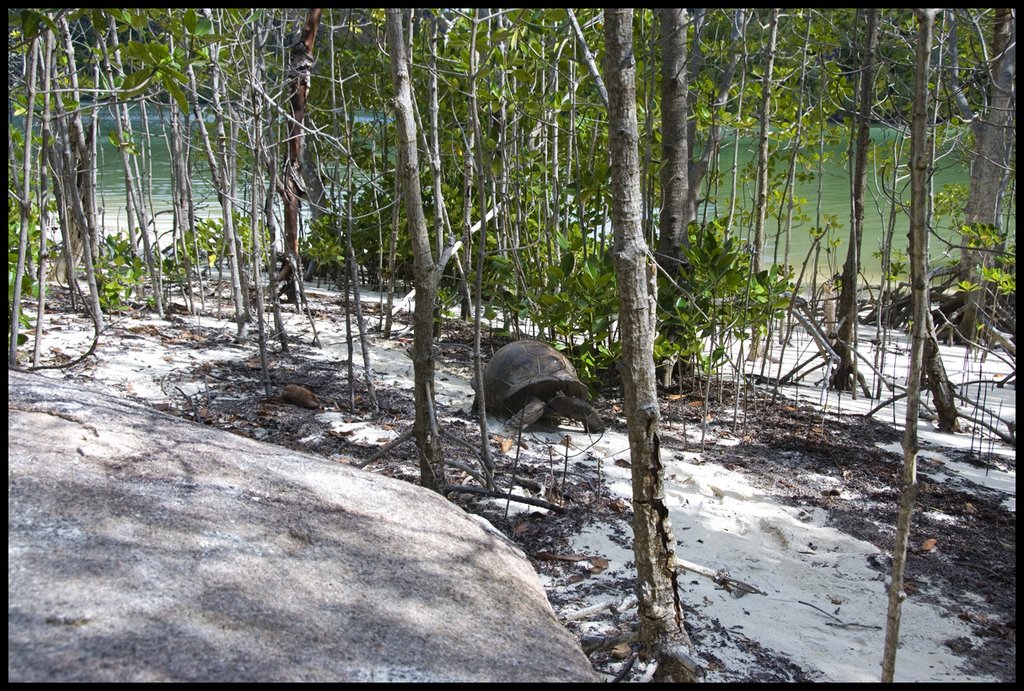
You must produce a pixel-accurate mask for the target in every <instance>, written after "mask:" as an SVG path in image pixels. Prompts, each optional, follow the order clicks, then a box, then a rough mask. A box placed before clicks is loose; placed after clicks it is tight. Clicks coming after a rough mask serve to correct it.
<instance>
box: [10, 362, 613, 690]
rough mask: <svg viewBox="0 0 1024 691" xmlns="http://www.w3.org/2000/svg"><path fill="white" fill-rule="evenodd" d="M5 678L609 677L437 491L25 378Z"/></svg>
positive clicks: (524, 568) (16, 391)
mask: <svg viewBox="0 0 1024 691" xmlns="http://www.w3.org/2000/svg"><path fill="white" fill-rule="evenodd" d="M9 374H10V380H9V384H8V429H9V431H8V457H7V458H8V681H57V680H67V681H156V680H166V681H593V680H594V679H595V675H594V673H593V671H592V669H591V666H590V664H589V662H588V660H587V658H586V657H585V656H584V655H583V653H582V652H581V651H580V649H579V647H578V645H577V644H576V641H575V639H574V638H573V637H572V636H571V635H570V634H569V633H568V631H566V630H565V629H564V628H563V627H562V626H561V625H560V624H559V622H558V621H557V619H556V618H555V616H554V614H553V612H552V610H551V607H550V605H549V604H548V602H547V599H546V597H545V595H544V591H543V589H542V588H541V586H540V583H539V582H538V580H537V576H536V574H535V573H534V571H533V569H532V568H531V567H530V564H529V563H528V562H527V561H526V559H525V558H524V557H523V555H522V553H521V552H520V551H519V550H518V549H517V548H516V547H514V546H512V545H511V544H510V543H508V542H507V541H506V540H505V539H504V538H503V537H502V536H501V535H500V534H498V533H497V532H496V531H493V529H488V527H489V526H483V525H481V524H480V523H479V522H478V521H477V520H474V518H473V517H471V516H469V515H468V514H466V513H465V512H463V511H462V510H461V509H459V508H458V507H456V506H454V505H452V504H450V503H449V502H447V501H445V500H444V499H443V498H442V497H440V496H438V495H437V494H434V493H432V492H429V491H426V490H423V489H422V488H419V487H415V486H412V485H409V484H406V483H402V482H399V481H396V480H392V479H389V478H386V477H381V476H377V475H374V474H372V473H369V472H365V471H360V470H356V469H354V468H350V467H348V466H345V465H343V464H338V463H332V462H329V461H326V460H324V459H321V458H317V457H314V456H307V455H304V454H300V453H295V452H292V451H289V450H287V449H284V448H281V447H277V446H273V445H270V444H265V443H261V442H257V441H253V440H250V439H246V438H243V437H238V436H235V435H232V434H229V433H226V432H220V431H217V430H213V429H210V428H208V427H204V426H201V425H197V424H194V423H190V422H187V421H183V420H180V419H177V418H173V417H171V416H168V415H164V414H162V413H159V412H156V411H153V410H150V409H147V408H144V407H142V406H139V405H136V404H133V403H128V402H125V401H123V400H119V399H117V398H114V397H112V396H110V395H108V394H104V393H98V392H95V391H91V390H87V389H81V388H77V387H74V386H70V385H68V384H64V383H61V382H58V381H55V380H50V379H46V378H43V377H40V376H36V375H28V374H23V373H18V372H13V371H12V372H10V373H9Z"/></svg>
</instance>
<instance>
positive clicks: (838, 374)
mask: <svg viewBox="0 0 1024 691" xmlns="http://www.w3.org/2000/svg"><path fill="white" fill-rule="evenodd" d="M866 12H867V28H866V29H865V37H864V48H863V51H862V56H863V59H862V60H861V63H862V65H863V67H862V68H861V74H860V80H859V85H860V86H859V87H858V92H859V95H860V104H859V106H858V109H857V116H856V122H857V145H856V150H855V160H854V165H853V181H852V192H851V201H852V205H853V206H852V208H851V212H850V237H849V245H848V246H847V248H846V262H845V263H844V264H843V278H842V283H841V285H840V291H839V309H838V313H837V315H836V316H837V318H838V319H839V335H838V340H837V342H836V346H835V349H836V353H837V354H838V355H839V358H840V362H839V366H838V367H836V371H835V374H834V375H833V376H832V387H833V388H835V389H839V390H841V391H851V392H854V394H856V391H857V358H856V356H855V355H854V352H853V351H854V349H855V348H856V347H857V276H858V274H859V273H860V251H861V238H862V237H863V236H864V232H863V226H864V196H865V191H866V189H867V160H868V159H867V156H868V146H869V145H870V143H871V127H870V124H871V104H872V100H873V96H874V83H875V54H876V52H877V48H878V14H879V10H878V9H877V8H872V9H868V10H866Z"/></svg>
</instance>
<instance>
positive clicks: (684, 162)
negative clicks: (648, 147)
mask: <svg viewBox="0 0 1024 691" xmlns="http://www.w3.org/2000/svg"><path fill="white" fill-rule="evenodd" d="M660 16H661V46H662V47H661V218H660V223H659V226H660V227H659V233H660V234H659V236H658V261H659V262H661V263H662V265H663V266H664V268H665V271H667V272H668V273H669V275H671V276H673V277H674V276H675V274H676V270H677V269H678V267H679V265H680V264H682V262H683V248H686V247H689V246H690V237H689V233H688V231H687V226H688V225H689V222H690V214H691V213H692V211H693V210H692V209H691V208H690V206H689V204H688V203H687V202H688V201H689V199H690V180H689V169H688V166H689V161H690V147H689V144H688V142H687V138H686V124H687V120H688V119H689V115H690V108H689V103H688V101H689V93H690V90H689V80H688V75H687V72H686V27H687V21H686V10H685V9H679V8H663V9H662V10H660Z"/></svg>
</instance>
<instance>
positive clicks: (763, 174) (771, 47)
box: [750, 7, 779, 357]
mask: <svg viewBox="0 0 1024 691" xmlns="http://www.w3.org/2000/svg"><path fill="white" fill-rule="evenodd" d="M778 34H779V8H777V7H773V8H772V11H771V19H770V20H769V23H768V45H767V46H765V50H766V51H767V59H766V63H765V68H764V75H763V76H762V78H761V106H760V109H759V113H760V116H759V119H760V121H761V131H760V134H759V135H758V140H757V201H756V202H755V204H754V249H753V253H754V256H753V257H752V258H751V260H750V268H751V271H752V272H753V273H755V274H756V273H759V272H760V271H761V264H762V262H763V261H764V222H765V217H766V216H767V212H768V179H769V171H768V130H769V129H770V127H771V101H772V76H773V73H774V72H775V44H776V41H777V39H778ZM756 341H757V336H756V335H755V336H754V344H752V345H751V348H750V355H751V357H753V356H754V355H755V353H756V351H757V347H756Z"/></svg>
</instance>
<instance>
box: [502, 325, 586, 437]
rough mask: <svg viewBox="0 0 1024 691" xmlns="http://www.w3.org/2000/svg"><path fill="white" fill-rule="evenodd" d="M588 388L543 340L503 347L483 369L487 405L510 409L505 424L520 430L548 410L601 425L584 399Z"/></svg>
mask: <svg viewBox="0 0 1024 691" xmlns="http://www.w3.org/2000/svg"><path fill="white" fill-rule="evenodd" d="M589 393H590V392H589V391H588V389H587V387H586V386H585V385H584V384H583V383H582V382H580V380H579V377H577V376H576V368H575V367H573V366H572V363H571V362H569V359H568V358H567V357H565V355H563V354H562V353H560V352H558V351H557V350H555V349H554V348H552V347H551V346H550V345H548V344H547V343H542V342H541V341H530V340H524V341H513V342H512V343H509V344H508V345H505V346H502V347H501V348H499V349H498V351H497V352H496V353H495V354H494V356H493V357H492V358H491V361H490V362H488V363H487V367H486V368H484V395H485V397H486V403H487V408H488V409H490V410H493V411H495V412H498V413H505V414H511V415H512V416H511V417H510V418H509V424H510V425H512V426H513V427H515V428H518V429H522V428H524V427H526V426H527V425H531V424H533V423H534V422H536V421H537V420H539V419H541V418H542V417H544V416H545V415H548V416H551V417H563V418H572V419H575V420H579V421H580V422H582V423H583V426H584V427H585V428H586V429H587V430H588V431H590V432H600V431H602V430H604V427H605V425H604V421H603V420H602V419H601V417H600V416H599V415H598V414H597V411H596V410H594V409H593V408H592V407H591V406H590V404H589V403H587V399H588V398H589Z"/></svg>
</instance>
